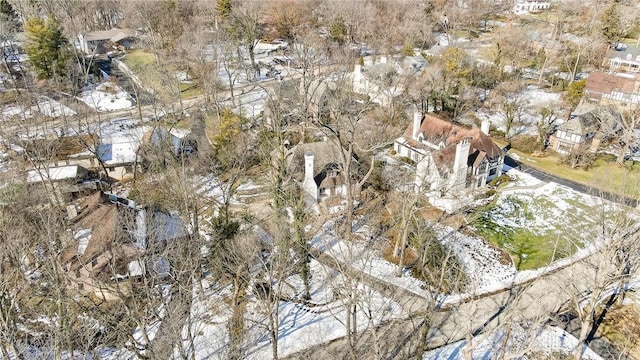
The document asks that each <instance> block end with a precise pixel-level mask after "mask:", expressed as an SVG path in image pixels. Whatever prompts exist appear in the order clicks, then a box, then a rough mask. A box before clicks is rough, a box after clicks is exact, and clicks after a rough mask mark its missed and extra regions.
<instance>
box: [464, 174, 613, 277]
mask: <svg viewBox="0 0 640 360" xmlns="http://www.w3.org/2000/svg"><path fill="white" fill-rule="evenodd" d="M507 174H508V175H510V176H511V177H512V178H514V179H516V181H515V182H514V183H509V184H507V186H505V187H504V188H502V189H501V190H500V191H499V192H498V195H497V196H498V198H497V200H496V202H495V203H494V204H492V205H490V206H489V207H488V208H486V209H483V210H480V212H479V213H478V215H479V216H478V218H477V219H476V221H475V222H474V224H473V226H474V228H475V229H476V230H477V231H478V232H479V233H480V234H482V235H483V236H485V237H486V238H488V239H490V240H491V241H492V242H494V243H496V244H498V245H499V246H500V247H502V248H503V249H505V250H507V251H508V252H509V253H510V254H511V255H512V258H513V259H514V261H515V262H516V264H517V265H518V266H519V268H520V269H535V268H539V267H542V266H546V265H548V264H549V263H551V262H552V261H555V260H558V259H560V258H563V257H567V256H570V255H572V254H573V253H575V252H576V251H577V250H578V249H580V248H583V247H584V246H587V245H589V244H591V243H593V242H596V241H598V240H600V238H601V236H602V235H601V234H602V225H603V223H605V224H607V226H612V224H613V223H612V221H614V220H615V219H616V218H617V219H620V216H622V215H623V214H625V212H626V210H624V209H623V208H622V206H620V205H616V204H614V203H611V202H609V201H607V200H604V199H601V198H599V197H596V196H591V195H587V194H584V193H580V192H577V191H574V190H572V189H570V188H568V187H566V186H562V185H559V184H556V183H544V182H541V181H539V180H537V179H535V178H532V177H531V176H530V175H527V174H524V173H522V172H520V171H517V170H516V169H509V170H508V172H507ZM567 224H571V225H570V226H567Z"/></svg>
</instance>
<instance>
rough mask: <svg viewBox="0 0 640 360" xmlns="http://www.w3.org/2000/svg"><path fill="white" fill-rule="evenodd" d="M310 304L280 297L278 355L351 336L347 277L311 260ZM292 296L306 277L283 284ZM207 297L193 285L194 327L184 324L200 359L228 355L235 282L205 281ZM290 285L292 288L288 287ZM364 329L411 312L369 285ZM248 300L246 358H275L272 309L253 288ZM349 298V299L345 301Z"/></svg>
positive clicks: (361, 302)
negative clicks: (403, 310)
mask: <svg viewBox="0 0 640 360" xmlns="http://www.w3.org/2000/svg"><path fill="white" fill-rule="evenodd" d="M310 268H311V274H313V275H312V278H311V283H310V292H311V300H310V302H309V304H310V306H308V305H305V304H303V303H302V302H294V301H281V302H280V305H279V307H278V314H279V326H280V331H279V336H278V355H279V356H282V357H284V356H287V355H291V354H293V353H295V352H297V351H300V350H304V349H306V348H308V347H311V346H313V345H318V344H322V343H326V342H328V341H331V340H333V339H337V338H340V337H343V336H345V335H346V329H345V326H344V324H343V323H342V321H343V319H344V318H345V316H346V313H345V309H346V306H345V304H346V303H343V296H342V295H340V293H341V291H343V289H345V286H346V281H347V279H345V278H344V276H343V275H342V274H340V273H338V272H336V271H335V270H333V269H330V268H327V267H325V266H324V265H322V264H321V263H319V262H317V261H315V260H311V262H310ZM284 284H286V286H285V293H286V294H287V296H288V297H291V298H296V297H297V295H299V294H300V292H301V290H302V289H303V285H302V279H301V278H300V277H299V275H293V276H290V277H289V278H287V279H286V280H285V282H284ZM202 285H203V288H204V289H205V294H204V296H203V297H200V296H198V290H197V289H194V298H193V305H192V309H191V318H192V319H193V321H192V322H191V326H190V327H189V325H187V326H185V328H184V329H183V336H185V337H184V338H185V339H188V337H187V336H186V335H187V334H188V333H191V334H192V335H193V336H194V341H193V347H192V346H191V344H190V342H189V341H188V340H185V343H184V347H185V349H187V353H190V352H191V351H193V352H194V354H195V358H196V359H225V358H227V356H226V355H227V354H226V353H225V351H226V350H228V345H229V336H228V330H227V321H228V320H229V319H230V317H231V315H232V310H231V308H230V307H229V306H228V305H227V304H228V303H229V297H230V296H232V289H231V286H226V287H224V288H222V289H220V288H216V285H215V284H213V283H210V282H209V281H207V280H205V281H203V283H202ZM287 289H288V291H287ZM357 292H358V296H357V299H358V300H357V301H358V304H357V308H358V314H357V317H358V321H359V323H358V327H359V330H364V329H365V328H368V327H372V326H375V325H377V324H379V323H380V322H382V321H384V320H388V319H391V318H399V317H401V316H406V315H407V314H402V313H401V312H400V306H399V305H398V304H397V303H395V302H393V301H391V300H389V299H387V298H385V297H384V296H382V295H381V294H379V293H378V292H376V291H374V290H372V289H370V288H369V287H367V286H359V287H358V289H357ZM247 294H248V304H247V307H246V313H245V322H246V323H248V324H253V325H252V326H249V327H248V331H247V334H246V340H247V342H246V344H248V345H247V347H246V348H245V350H246V353H245V358H246V359H270V358H271V343H270V338H269V336H268V332H267V328H266V326H267V320H268V317H267V314H266V313H265V312H266V311H269V309H267V308H265V307H264V303H263V302H261V301H260V299H259V298H257V297H256V296H255V293H254V292H253V291H252V287H251V286H250V288H249V289H248V291H247ZM344 301H346V299H344Z"/></svg>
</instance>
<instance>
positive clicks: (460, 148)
mask: <svg viewBox="0 0 640 360" xmlns="http://www.w3.org/2000/svg"><path fill="white" fill-rule="evenodd" d="M470 148H471V138H464V139H462V140H460V142H459V143H458V145H456V157H455V160H454V161H453V177H454V183H453V184H452V185H453V186H456V185H461V186H463V187H464V185H465V182H466V179H467V167H468V165H467V162H468V160H469V149H470Z"/></svg>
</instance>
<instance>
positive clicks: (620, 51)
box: [605, 44, 640, 60]
mask: <svg viewBox="0 0 640 360" xmlns="http://www.w3.org/2000/svg"><path fill="white" fill-rule="evenodd" d="M638 55H640V48H638V47H637V46H633V45H626V44H619V45H618V46H616V47H613V48H610V49H609V50H607V52H606V54H605V57H606V58H608V59H615V58H620V59H627V58H629V57H631V59H630V60H636V58H637V57H638Z"/></svg>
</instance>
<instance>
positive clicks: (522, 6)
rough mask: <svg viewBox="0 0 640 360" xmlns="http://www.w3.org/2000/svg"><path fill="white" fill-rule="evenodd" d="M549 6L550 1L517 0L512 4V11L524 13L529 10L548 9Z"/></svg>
mask: <svg viewBox="0 0 640 360" xmlns="http://www.w3.org/2000/svg"><path fill="white" fill-rule="evenodd" d="M550 8H551V1H543V0H530V1H529V0H524V1H523V0H518V1H517V2H516V4H515V5H514V6H513V12H514V13H516V14H526V13H530V12H537V11H542V10H549V9H550Z"/></svg>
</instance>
